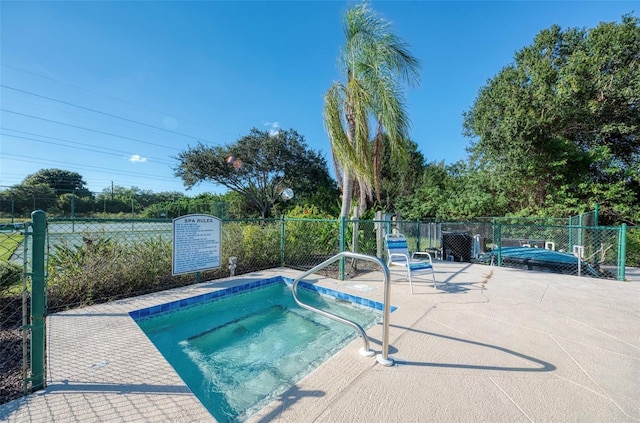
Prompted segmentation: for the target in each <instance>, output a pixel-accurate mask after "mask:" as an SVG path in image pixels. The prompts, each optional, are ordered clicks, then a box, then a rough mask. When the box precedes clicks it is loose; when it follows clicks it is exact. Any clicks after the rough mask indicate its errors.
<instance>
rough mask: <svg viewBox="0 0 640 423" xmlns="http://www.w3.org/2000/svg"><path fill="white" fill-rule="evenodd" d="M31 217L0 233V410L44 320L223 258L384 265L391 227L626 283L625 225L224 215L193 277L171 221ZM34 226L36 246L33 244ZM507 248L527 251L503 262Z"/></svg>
mask: <svg viewBox="0 0 640 423" xmlns="http://www.w3.org/2000/svg"><path fill="white" fill-rule="evenodd" d="M35 213H37V212H34V215H35ZM39 213H40V214H39V215H37V216H39V217H41V219H42V221H41V222H40V223H37V222H36V220H35V217H34V220H33V222H26V223H24V224H22V225H20V224H17V225H16V224H7V225H5V226H3V227H1V228H0V229H1V230H0V256H1V257H2V260H1V261H0V263H1V265H2V285H1V288H0V327H1V332H0V333H1V336H2V342H1V343H0V354H2V357H1V358H2V361H1V363H2V364H0V366H1V367H0V381H2V382H1V384H2V385H1V386H2V392H1V395H0V403H4V402H7V401H9V400H11V399H14V398H16V397H19V396H21V395H23V394H24V393H27V392H30V391H32V390H34V389H37V388H38V387H39V386H42V385H43V383H44V381H43V380H40V379H41V378H42V376H43V375H42V374H40V373H42V371H35V372H32V371H31V369H32V368H34V367H35V368H39V367H44V361H43V362H39V361H38V360H40V359H39V357H38V356H37V354H36V355H35V356H34V354H32V353H31V352H32V350H34V348H33V347H32V346H33V345H35V347H37V349H39V350H42V352H43V354H44V346H43V345H40V344H38V342H40V341H38V340H39V339H42V340H43V339H44V335H43V334H44V332H43V331H44V322H43V316H44V315H45V314H50V313H55V312H58V311H62V310H65V309H70V308H75V307H81V306H86V305H90V304H95V303H101V302H106V301H112V300H116V299H121V298H128V297H133V296H138V295H142V294H146V293H150V292H156V291H161V290H166V289H170V288H176V287H180V286H185V285H190V284H193V283H196V282H197V281H199V280H203V281H204V280H215V279H220V278H224V277H227V276H229V275H230V273H231V269H230V266H229V263H230V259H231V258H235V263H236V264H235V268H233V272H234V274H236V275H240V274H244V273H249V272H255V271H259V270H263V269H270V268H277V267H281V266H284V267H288V268H292V269H298V270H301V271H304V270H308V269H310V268H312V267H314V266H316V265H318V264H320V263H322V262H323V261H325V260H326V259H328V258H331V257H332V256H334V255H335V254H337V253H339V252H341V251H354V252H358V253H362V254H368V255H375V256H379V257H381V258H383V259H384V258H385V257H384V254H385V251H384V243H383V242H382V241H383V239H384V234H385V233H387V232H391V231H398V232H401V233H403V234H404V235H405V236H406V237H407V241H408V244H409V248H410V249H411V250H414V251H417V250H420V251H430V252H432V253H433V255H434V258H436V259H441V260H454V261H468V262H476V263H484V264H487V265H490V264H493V265H502V266H512V267H518V268H525V269H533V270H543V271H550V272H561V273H568V274H580V275H583V276H592V277H600V278H610V279H618V280H624V264H625V233H626V228H625V227H624V225H623V226H621V227H601V226H580V225H575V224H573V223H574V222H571V221H570V220H567V219H565V220H564V221H560V222H559V221H532V220H529V221H523V220H503V219H500V220H494V221H489V220H485V221H479V222H452V223H446V222H435V221H431V222H421V221H395V220H373V221H372V220H346V219H345V220H337V219H324V220H322V219H292V218H284V217H282V218H280V219H242V220H234V219H223V220H222V232H221V267H220V268H219V269H215V270H211V271H205V272H202V273H201V274H199V275H197V276H196V275H194V274H186V275H172V273H171V261H172V229H173V226H172V222H171V221H170V220H167V219H146V220H143V219H136V220H133V219H129V220H127V219H60V218H51V219H49V220H48V221H47V222H46V228H45V222H44V213H43V212H39ZM37 216H36V217H37ZM583 219H584V218H583ZM583 221H584V220H583ZM549 223H552V224H549ZM558 223H561V224H558ZM39 226H41V227H42V230H41V232H42V234H41V238H38V237H37V236H34V234H37V233H38V231H37V230H36V229H37V228H38V227H39ZM45 232H46V241H45V237H44V236H45ZM630 232H631V231H630ZM639 241H640V240H639ZM38 243H40V244H41V246H40V247H38V245H39V244H38ZM575 247H578V248H575ZM510 248H517V249H519V250H520V251H524V252H528V253H530V254H534V255H533V256H531V257H520V258H518V257H517V256H515V257H514V256H513V255H511V256H510V255H509V254H508V253H509V251H510V250H509V249H510ZM36 249H39V250H42V260H41V261H42V263H41V264H40V263H39V259H38V257H37V256H35V255H33V254H32V252H33V251H35V250H36ZM45 251H46V262H45V255H44V252H45ZM540 252H543V253H544V252H547V253H553V254H557V255H559V256H558V257H565V258H572V259H571V260H572V261H567V262H562V261H558V260H556V262H555V263H548V262H547V261H548V260H547V261H545V260H546V259H541V258H539V257H537V256H535V253H540ZM574 252H575V253H576V254H577V255H579V256H580V259H578V258H577V257H576V255H574V254H573V253H574ZM38 266H42V267H43V269H44V268H45V267H46V271H47V277H46V296H45V295H44V294H42V295H40V296H38V298H40V300H41V301H45V299H46V310H43V312H42V313H40V317H38V316H39V314H38V313H34V308H36V309H37V308H39V307H41V306H42V305H40V304H39V303H38V300H36V298H31V297H30V295H29V294H30V292H32V291H31V290H32V289H44V288H43V287H42V286H41V287H40V288H38V284H40V285H44V275H45V272H44V270H43V271H42V272H41V273H38V272H35V271H34V270H33V268H34V267H38ZM371 266H372V265H371ZM371 270H378V269H374V268H372V267H370V266H368V265H367V264H366V263H362V262H352V261H350V260H344V259H343V260H341V261H338V262H336V263H335V264H334V265H332V266H329V267H327V268H325V269H324V270H323V272H324V275H325V276H329V277H332V278H335V279H348V278H351V277H353V276H355V275H357V274H359V273H362V272H368V271H371ZM32 285H33V288H32V287H31V286H32ZM33 300H35V302H32V301H33ZM38 319H40V320H38ZM27 341H30V342H31V343H32V344H30V342H27ZM30 345H32V346H30ZM34 363H35V366H34ZM32 373H36V374H32ZM39 378H40V379H39Z"/></svg>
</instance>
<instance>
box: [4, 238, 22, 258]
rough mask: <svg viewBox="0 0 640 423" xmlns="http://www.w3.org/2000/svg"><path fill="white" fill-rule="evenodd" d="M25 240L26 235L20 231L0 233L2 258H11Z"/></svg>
mask: <svg viewBox="0 0 640 423" xmlns="http://www.w3.org/2000/svg"><path fill="white" fill-rule="evenodd" d="M23 240H24V235H23V234H20V233H9V234H3V233H0V260H9V259H10V258H11V256H12V255H13V252H14V251H15V250H16V248H18V246H20V244H22V241H23Z"/></svg>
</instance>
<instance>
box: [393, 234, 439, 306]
mask: <svg viewBox="0 0 640 423" xmlns="http://www.w3.org/2000/svg"><path fill="white" fill-rule="evenodd" d="M385 244H386V246H387V257H388V262H387V266H389V269H391V267H392V266H402V267H404V268H405V269H407V279H409V288H410V289H411V293H412V294H413V278H412V276H414V275H422V274H429V273H431V276H432V278H433V288H434V289H436V276H435V271H434V269H433V261H432V260H431V254H429V253H427V252H424V251H416V252H414V253H413V254H411V253H410V252H409V247H408V246H407V239H406V238H405V237H404V235H402V234H387V235H386V236H385Z"/></svg>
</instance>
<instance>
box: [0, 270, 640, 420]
mask: <svg viewBox="0 0 640 423" xmlns="http://www.w3.org/2000/svg"><path fill="white" fill-rule="evenodd" d="M435 265H436V278H437V280H438V281H441V282H444V281H446V282H447V284H446V285H445V284H442V285H439V287H438V289H437V290H434V289H433V286H432V285H431V284H429V283H419V284H415V283H414V291H415V294H413V295H411V294H410V293H409V286H408V282H406V281H401V280H400V279H401V277H400V276H399V273H398V271H392V280H393V281H395V282H394V283H393V284H392V293H391V303H392V304H393V305H395V306H398V310H396V311H395V312H394V313H392V314H391V320H390V321H391V327H390V331H389V333H390V337H389V340H390V355H389V356H390V358H393V360H394V361H395V363H396V364H395V366H393V367H383V366H381V365H379V364H377V362H376V360H375V359H374V358H370V357H362V356H360V355H359V354H358V349H359V348H360V347H361V345H362V340H361V339H356V340H354V341H353V342H352V343H351V344H349V345H348V346H347V347H346V348H344V349H343V350H342V351H340V352H339V353H338V354H336V355H335V356H334V357H332V358H331V359H330V360H329V361H327V362H326V363H325V364H324V365H322V366H321V367H320V368H318V369H317V370H315V371H314V372H312V373H311V374H310V375H308V376H307V377H305V378H304V379H303V380H302V381H300V382H299V383H297V384H296V385H295V386H294V387H293V388H291V389H290V390H289V391H287V392H286V393H284V394H283V395H281V396H279V397H278V398H277V399H276V400H275V401H273V402H272V403H271V404H270V405H269V406H267V407H265V408H264V409H262V410H261V411H260V412H258V413H257V414H255V415H254V416H252V417H251V418H250V419H249V421H250V422H252V423H257V422H269V421H277V422H296V423H297V422H312V421H313V422H365V421H366V422H428V421H440V422H481V421H486V422H551V421H553V422H571V421H575V422H604V421H606V422H638V421H640V281H633V282H617V281H609V280H602V279H591V278H580V277H574V276H566V275H556V274H549V273H539V272H527V271H522V270H514V269H507V268H497V267H488V266H482V265H472V264H468V263H453V262H436V263H435ZM299 274H300V272H298V271H294V270H290V269H272V270H268V271H263V272H256V273H252V274H247V275H241V276H239V277H236V278H233V279H224V280H218V281H212V282H206V283H202V284H199V285H196V286H191V287H187V288H180V289H176V290H171V291H164V292H160V293H155V294H149V295H145V296H142V297H136V298H131V299H127V300H122V301H116V302H113V303H108V304H101V305H96V306H91V307H86V308H82V309H76V310H71V311H68V312H64V313H58V314H54V315H51V316H49V317H48V318H47V329H48V335H47V348H48V372H47V381H48V382H47V383H48V386H47V387H46V388H45V389H44V390H41V391H38V392H36V393H34V394H31V395H29V396H27V397H24V398H21V399H18V400H15V401H13V402H10V403H7V404H4V405H1V406H0V420H3V421H8V422H83V423H84V422H110V421H114V422H115V421H117V422H212V421H214V419H213V418H212V417H211V416H210V415H209V413H208V412H207V411H206V410H205V408H204V407H203V406H202V405H201V404H200V402H199V401H198V400H197V399H196V398H195V396H193V394H192V393H191V391H190V390H189V389H188V388H187V387H186V386H185V385H184V383H183V382H182V380H181V379H180V377H179V376H178V375H177V374H176V373H175V372H174V370H173V369H172V368H171V366H170V365H169V364H168V363H167V362H166V361H165V360H164V359H163V358H162V356H161V355H160V353H159V352H158V351H157V350H156V349H155V347H154V346H153V345H152V344H151V342H150V341H149V340H148V339H147V337H146V336H145V335H144V334H143V333H142V331H141V330H140V329H139V328H138V326H137V325H136V323H135V322H134V321H133V320H132V319H131V318H130V317H129V315H128V314H127V313H128V312H129V311H131V310H137V309H140V308H144V307H149V306H152V305H156V304H161V303H166V302H170V301H174V300H176V299H181V298H187V297H191V296H194V295H199V294H202V293H205V292H210V291H212V290H215V289H222V288H228V287H230V286H233V285H236V284H244V283H247V282H249V281H253V280H261V279H265V278H269V277H272V276H277V275H282V276H288V277H292V278H295V277H297V276H298V275H299ZM305 280H309V281H311V280H316V283H317V284H320V285H322V286H326V287H330V288H334V289H338V290H341V291H344V292H348V293H351V294H354V295H357V296H361V297H366V298H371V299H375V300H379V301H381V300H382V297H383V289H382V285H383V284H382V276H381V273H378V272H372V273H369V274H367V275H365V276H362V277H358V278H356V279H351V280H348V281H336V280H333V279H328V278H323V277H321V276H318V275H316V276H311V277H310V278H307V279H305ZM368 334H369V336H370V338H371V345H372V348H373V349H374V350H376V352H378V353H379V352H380V350H381V344H382V340H381V334H382V326H381V325H377V326H375V327H373V328H372V329H370V330H369V331H368Z"/></svg>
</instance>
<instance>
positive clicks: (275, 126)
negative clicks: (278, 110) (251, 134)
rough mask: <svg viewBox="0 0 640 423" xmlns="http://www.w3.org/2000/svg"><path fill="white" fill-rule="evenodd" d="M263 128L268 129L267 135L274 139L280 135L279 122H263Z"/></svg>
mask: <svg viewBox="0 0 640 423" xmlns="http://www.w3.org/2000/svg"><path fill="white" fill-rule="evenodd" d="M263 124H264V126H267V127H269V135H271V136H272V137H275V136H276V135H278V134H279V133H280V122H263Z"/></svg>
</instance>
